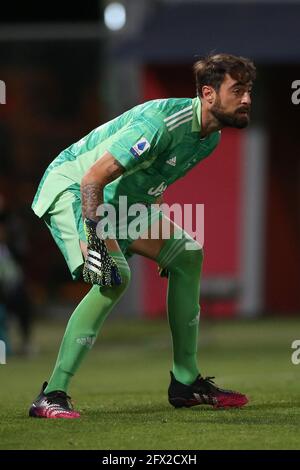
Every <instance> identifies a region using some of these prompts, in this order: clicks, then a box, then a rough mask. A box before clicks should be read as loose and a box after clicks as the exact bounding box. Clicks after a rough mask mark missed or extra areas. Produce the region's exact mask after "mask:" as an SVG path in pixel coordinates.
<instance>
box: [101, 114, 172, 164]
mask: <svg viewBox="0 0 300 470" xmlns="http://www.w3.org/2000/svg"><path fill="white" fill-rule="evenodd" d="M166 146H167V138H166V136H165V134H164V126H163V124H162V125H161V126H159V125H157V126H154V125H153V124H152V123H150V122H149V121H147V120H146V119H143V118H140V119H136V120H134V121H131V122H130V123H129V124H128V125H127V126H124V127H123V128H122V129H120V130H119V131H118V132H116V134H115V135H114V138H113V141H112V142H110V143H109V144H108V145H107V147H106V150H107V151H108V152H110V153H111V154H112V155H113V156H114V157H115V159H116V160H118V161H119V162H120V163H121V165H122V166H123V167H124V168H125V169H126V170H129V169H131V168H134V167H135V166H136V165H139V164H140V163H141V162H143V161H145V160H147V159H149V158H152V157H153V156H154V157H155V156H157V155H159V153H161V152H162V151H163V150H164V148H165V147H166Z"/></svg>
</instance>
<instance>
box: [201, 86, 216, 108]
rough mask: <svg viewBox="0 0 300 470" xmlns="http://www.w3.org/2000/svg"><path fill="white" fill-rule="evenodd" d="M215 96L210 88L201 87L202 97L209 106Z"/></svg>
mask: <svg viewBox="0 0 300 470" xmlns="http://www.w3.org/2000/svg"><path fill="white" fill-rule="evenodd" d="M215 94H216V92H215V90H214V89H213V88H212V87H211V86H208V85H204V86H203V87H202V97H203V99H204V100H205V101H207V102H208V103H209V104H212V103H213V102H214V100H215Z"/></svg>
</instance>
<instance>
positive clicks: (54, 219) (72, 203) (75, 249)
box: [43, 185, 161, 280]
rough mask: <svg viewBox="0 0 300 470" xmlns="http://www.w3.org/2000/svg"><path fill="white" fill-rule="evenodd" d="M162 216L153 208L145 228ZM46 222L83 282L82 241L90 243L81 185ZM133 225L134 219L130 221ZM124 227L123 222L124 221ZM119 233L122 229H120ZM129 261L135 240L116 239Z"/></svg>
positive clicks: (59, 201) (58, 200)
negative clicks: (84, 224) (82, 207)
mask: <svg viewBox="0 0 300 470" xmlns="http://www.w3.org/2000/svg"><path fill="white" fill-rule="evenodd" d="M159 217H161V212H160V211H159V210H157V211H156V212H153V209H152V211H151V213H150V211H149V213H148V216H147V218H146V219H145V220H144V222H143V223H144V224H145V228H147V227H149V226H150V225H151V224H152V223H153V222H154V221H155V220H158V218H159ZM43 219H44V221H45V223H46V225H47V227H48V228H49V230H50V232H51V234H52V236H53V238H54V240H55V242H56V244H57V245H58V247H59V249H60V251H61V252H62V254H63V256H64V258H65V260H66V263H67V265H68V267H69V270H70V272H71V275H72V277H73V279H74V280H77V279H80V277H81V273H82V268H83V263H84V258H83V255H82V252H81V249H80V241H83V242H86V237H85V232H84V228H83V220H82V212H81V193H80V188H79V186H77V185H76V186H71V187H69V188H68V189H67V190H66V191H64V192H63V193H61V194H60V195H59V196H58V197H57V198H56V199H55V200H54V202H53V203H52V204H51V206H50V207H49V209H48V210H47V212H46V213H45V214H44V216H43ZM128 223H130V220H129V221H128ZM121 224H122V225H123V222H121ZM117 233H118V227H117ZM115 238H116V240H117V242H118V244H119V247H120V249H121V251H122V253H123V254H124V256H125V258H129V257H130V256H132V253H131V252H130V250H129V246H130V245H131V243H132V242H133V241H134V239H133V238H130V236H128V237H127V238H126V239H123V238H122V239H120V238H118V236H116V237H115Z"/></svg>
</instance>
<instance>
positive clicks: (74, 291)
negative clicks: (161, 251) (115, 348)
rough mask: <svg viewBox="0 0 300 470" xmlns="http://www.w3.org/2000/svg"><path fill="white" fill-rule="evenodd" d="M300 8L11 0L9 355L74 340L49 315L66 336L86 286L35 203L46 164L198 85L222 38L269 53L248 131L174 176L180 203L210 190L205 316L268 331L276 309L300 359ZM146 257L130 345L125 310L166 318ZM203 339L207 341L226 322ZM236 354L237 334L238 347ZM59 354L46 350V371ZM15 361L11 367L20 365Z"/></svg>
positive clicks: (5, 217) (6, 160) (3, 57)
mask: <svg viewBox="0 0 300 470" xmlns="http://www.w3.org/2000/svg"><path fill="white" fill-rule="evenodd" d="M299 22H300V1H297V0H294V1H287V2H280V1H272V0H261V1H260V0H251V1H250V0H248V1H246V0H244V1H243V0H239V1H238V0H236V1H233V0H232V1H231V2H228V1H225V0H223V1H221V0H218V1H217V0H214V1H212V0H210V1H208V0H207V1H205V0H186V1H184V0H181V1H180V0H119V1H114V2H112V1H108V0H107V1H104V0H103V1H97V0H86V1H85V2H84V3H72V5H71V4H68V2H61V1H60V2H59V1H57V0H53V1H52V2H50V3H46V4H45V3H44V4H42V3H40V4H39V3H36V2H33V1H27V2H19V3H18V6H17V7H16V2H10V3H7V4H6V5H5V8H4V6H1V13H0V80H2V81H3V82H4V83H5V85H6V90H5V91H6V100H5V103H2V104H0V153H1V158H0V246H1V250H0V252H1V256H0V262H1V268H0V283H1V292H2V294H3V291H5V290H9V292H10V296H9V297H10V298H9V301H7V296H6V295H4V294H3V295H2V294H1V297H0V331H2V339H6V340H7V344H9V342H10V343H11V346H10V349H11V350H10V351H9V352H11V354H12V355H11V359H10V358H8V359H7V361H8V362H10V361H12V362H13V361H14V360H17V359H14V353H16V352H18V351H19V352H23V353H25V354H27V353H28V354H29V355H30V354H31V353H32V352H34V351H35V352H39V353H40V354H41V357H42V358H43V354H44V353H45V354H46V357H48V356H47V354H48V353H49V351H48V349H47V348H48V347H49V348H50V349H51V345H52V344H53V347H52V352H51V354H53V358H54V354H55V353H56V351H57V346H58V345H57V343H56V342H55V341H57V340H58V339H59V338H58V337H57V339H56V340H55V341H54V342H53V343H51V341H50V338H52V337H56V336H55V334H53V331H52V329H51V328H52V327H51V328H50V329H49V331H50V332H52V333H51V334H52V335H53V336H51V334H50V333H49V334H50V336H49V341H48V342H47V340H45V339H43V338H44V335H45V336H47V330H46V329H45V328H44V327H43V328H42V327H41V326H40V325H41V324H45V322H46V323H47V322H49V321H50V322H52V324H53V322H54V324H55V323H57V325H59V323H60V320H61V323H60V326H58V330H57V335H58V334H61V328H62V326H61V325H63V324H65V322H66V319H67V318H68V316H69V315H70V313H71V312H72V310H73V308H74V306H75V304H77V303H78V301H79V300H80V299H81V298H82V296H83V295H84V293H85V292H86V290H87V287H86V286H85V285H84V284H83V283H82V284H81V283H73V282H72V281H71V278H70V275H69V273H68V271H67V268H66V266H65V264H64V260H63V257H62V256H61V254H60V253H59V251H58V249H57V247H56V246H55V244H54V242H53V240H52V239H51V236H50V234H49V233H48V231H47V229H46V227H44V226H43V224H41V222H40V220H39V219H38V218H37V217H35V216H34V214H33V212H32V211H31V209H30V205H31V202H32V199H33V196H34V193H35V191H36V188H37V185H38V183H39V180H40V178H41V176H42V174H43V172H44V170H45V168H46V166H47V165H48V164H49V163H50V162H51V161H52V160H53V158H54V157H55V156H56V155H57V154H58V153H59V152H60V151H61V150H62V149H64V148H65V147H67V146H69V145H70V144H71V143H72V142H75V141H76V140H78V139H80V138H81V137H82V136H83V135H85V134H86V133H88V132H89V131H90V130H91V129H92V128H94V127H96V126H98V125H99V124H101V123H103V122H105V121H107V120H108V119H110V118H112V117H114V116H116V115H118V114H120V113H122V112H123V111H125V110H127V109H128V108H130V107H132V106H134V105H135V104H137V103H140V102H143V101H145V100H150V99H155V98H164V97H183V96H194V95H195V87H194V80H193V75H192V64H193V62H194V61H195V60H197V58H198V57H201V56H204V55H207V54H208V53H210V52H212V51H215V52H229V53H233V54H237V55H243V56H247V57H250V58H252V59H253V60H254V61H255V63H256V65H257V68H258V79H257V83H256V84H255V87H254V93H253V106H252V108H253V110H252V123H251V126H250V127H249V129H247V130H245V131H243V132H239V131H235V130H225V131H224V132H223V137H222V144H221V145H220V147H219V149H218V150H217V151H216V152H215V154H214V155H213V156H212V157H210V158H209V159H207V160H206V161H205V162H204V163H202V164H201V165H199V166H198V167H197V168H195V169H194V170H192V172H191V173H190V174H189V175H188V176H187V177H186V178H185V179H183V180H182V181H178V182H177V183H175V184H174V185H173V186H172V187H170V188H169V189H168V190H167V192H166V201H167V202H170V203H172V202H181V203H204V204H205V245H204V247H205V262H204V272H203V282H202V297H201V306H202V318H204V319H208V320H209V322H212V321H213V322H215V323H214V324H216V325H217V324H218V325H224V323H223V322H224V321H225V319H226V320H227V321H228V322H230V321H233V320H234V323H235V322H236V321H238V320H240V321H241V322H242V324H244V330H243V326H241V328H242V330H236V331H238V332H239V333H238V334H240V335H241V338H242V337H243V333H242V332H241V331H244V333H245V330H248V328H249V325H254V326H255V327H257V331H259V329H260V325H266V323H264V322H265V321H268V320H267V319H270V323H269V325H271V324H272V325H273V327H272V328H273V329H272V328H271V327H270V328H269V327H265V329H264V330H263V331H264V332H265V333H266V335H268V331H269V332H270V335H273V333H274V332H275V333H274V335H275V336H274V338H275V340H274V341H275V343H274V344H273V343H272V344H273V346H272V348H273V349H272V351H273V350H274V351H275V350H276V344H277V343H276V340H278V351H279V350H280V351H281V352H282V354H283V356H284V357H285V359H286V367H287V368H291V367H294V369H293V371H294V372H293V374H295V373H296V372H295V369H296V368H295V366H291V365H290V364H291V362H290V354H291V349H290V348H291V341H293V339H297V337H298V338H300V329H299V326H300V316H299V314H300V288H299V282H300V244H299V239H300V166H299V165H300V158H299V157H300V155H299V148H300V146H299V117H300V105H298V106H297V105H294V104H293V103H292V100H291V95H292V91H293V90H292V88H291V85H292V82H293V81H294V80H297V79H298V80H299V79H300V42H299ZM131 266H132V274H133V277H132V283H131V287H130V290H129V291H128V292H127V295H126V297H125V298H124V299H123V300H122V302H121V303H120V304H119V306H118V307H117V309H116V311H115V312H114V313H113V314H112V315H111V319H114V320H115V324H116V328H117V325H118V322H119V323H120V322H121V324H122V328H123V329H120V328H119V329H117V331H118V332H119V334H118V335H116V337H113V338H112V342H113V340H115V343H116V344H119V343H120V341H121V343H122V338H123V339H124V337H125V336H126V334H127V330H126V319H127V320H128V325H132V322H136V323H137V324H141V325H144V330H143V331H144V335H145V337H146V336H147V331H148V329H149V324H153V325H155V323H153V322H155V321H156V322H158V323H157V325H161V320H162V319H163V318H164V317H165V290H166V283H165V281H164V280H161V279H160V278H159V277H158V275H157V269H156V266H155V264H154V263H152V262H150V261H147V260H144V259H142V258H140V257H134V258H133V259H132V260H131ZM1 299H2V300H1ZM13 313H15V315H11V314H13ZM275 316H276V321H273V320H272V319H274V318H275ZM7 318H8V320H9V324H10V328H9V331H8V333H7V332H6V331H5V321H6V319H7ZM124 319H125V323H124ZM16 320H17V321H18V326H19V328H20V332H21V333H20V334H19V333H18V332H16V331H15V328H16ZM150 320H153V322H150ZM1 322H2V323H1ZM149 322H150V323H149ZM216 322H221V323H216ZM249 322H250V323H249ZM267 324H268V323H267ZM1 325H2V326H1ZM145 325H146V326H145ZM200 325H201V324H200ZM152 328H153V326H152ZM154 328H155V327H154ZM123 331H124V333H122V332H123ZM218 331H219V330H218ZM220 331H221V330H220ZM234 331H235V330H232V333H233V335H234V334H235V333H234ZM281 331H282V337H281V336H280V332H281ZM287 331H288V332H289V333H287ZM6 334H8V335H9V336H10V341H9V340H8V338H6V337H5V335H6ZM245 334H246V333H245ZM122 335H124V337H123V336H122ZM257 335H258V333H257ZM293 336H294V337H293ZM247 337H248V336H247ZM256 337H258V336H256V334H254V333H253V334H252V336H251V344H252V345H253V348H256V346H257V344H260V348H261V349H260V350H262V351H263V346H262V344H261V342H258V343H257V344H256ZM201 338H202V340H203V344H204V347H205V344H206V341H208V342H209V341H210V339H211V336H209V335H208V337H207V338H206V337H205V335H202V336H201ZM226 338H227V339H226V340H225V343H224V344H225V345H226V344H227V343H226V341H227V340H228V337H226ZM0 339H1V338H0ZM131 339H132V341H133V342H134V336H133V337H132V338H131ZM220 341H221V343H220V344H222V335H220ZM246 342H247V341H246ZM229 343H230V341H229ZM229 343H228V344H229ZM45 344H46V345H47V346H46V352H45V351H44V349H43V348H44V347H45ZM155 344H156V343H155ZM284 344H285V346H283V345H284ZM218 345H219V343H218V344H217V345H216V348H218V347H219V346H218ZM211 347H213V345H212V346H211ZM224 347H225V346H224ZM280 348H281V349H280ZM285 348H286V349H285ZM217 351H218V349H217ZM219 351H220V354H222V351H223V352H224V348H223V349H222V347H221V349H220V350H219ZM230 351H231V349H230ZM239 351H240V352H241V351H242V344H240V349H239ZM283 351H284V352H283ZM248 352H249V351H248ZM236 354H237V351H236V350H235V349H234V348H233V350H232V357H235V356H236ZM275 356H276V355H275ZM283 356H281V357H283ZM248 359H249V358H248ZM18 360H19V359H18ZM34 360H35V359H32V361H34ZM38 360H39V359H38ZM15 364H16V363H15ZM18 364H19V363H17V365H15V366H14V367H16V368H17V369H16V370H18V371H19V373H20V370H21V369H22V370H23V371H25V373H24V376H25V375H27V374H30V372H29V370H28V367H27V366H26V365H24V364H27V363H25V362H24V363H20V368H21V369H20V370H19V369H18V367H19V366H18ZM22 364H23V366H22ZM33 364H35V363H34V362H33ZM253 364H254V363H253ZM283 364H284V362H282V367H283V368H284V365H283ZM50 365H51V364H49V363H48V361H47V366H46V373H47V371H48V370H50V369H49V368H50ZM0 367H1V366H0ZM24 367H25V369H24ZM33 367H34V366H33ZM224 367H225V369H226V366H224ZM233 367H235V366H233ZM243 367H244V365H242V363H241V364H240V368H241V369H242V368H243ZM299 368H300V366H299ZM83 369H84V368H83ZM11 370H12V369H11ZM40 370H41V369H39V371H40ZM291 370H292V369H291ZM299 370H300V369H299ZM0 373H1V375H2V374H5V376H6V378H7V380H9V377H10V369H9V365H7V366H5V367H4V366H3V367H1V369H0ZM44 373H45V372H44ZM83 373H84V372H83ZM290 373H291V374H292V372H290ZM298 373H299V372H298ZM40 374H41V372H39V373H36V375H35V376H34V378H33V380H34V381H35V379H36V377H38V379H37V380H40V378H41V377H40ZM154 375H155V374H154ZM260 377H261V376H260ZM289 377H291V376H289ZM293 377H294V375H293ZM43 378H45V377H43V376H42V379H43ZM167 380H168V378H167V377H166V381H167ZM283 380H285V379H283ZM238 383H239V382H238ZM32 390H33V388H32V389H31V388H30V387H29V392H28V397H26V398H28V399H30V397H31V395H32ZM34 390H36V385H35V387H34ZM34 393H35V392H34Z"/></svg>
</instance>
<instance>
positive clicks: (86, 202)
mask: <svg viewBox="0 0 300 470" xmlns="http://www.w3.org/2000/svg"><path fill="white" fill-rule="evenodd" d="M81 203H82V218H83V219H90V220H94V221H95V222H98V221H99V217H98V216H97V215H96V212H97V208H98V206H100V205H101V204H103V186H102V185H100V184H99V183H98V182H82V184H81Z"/></svg>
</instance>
